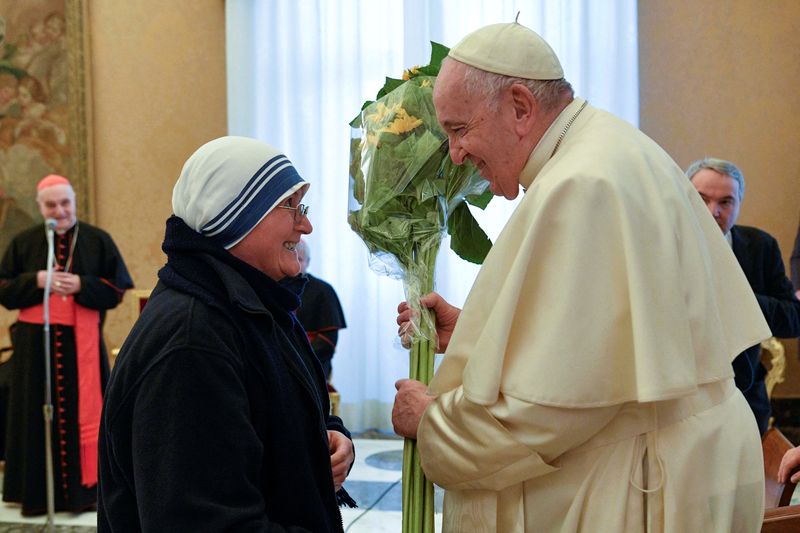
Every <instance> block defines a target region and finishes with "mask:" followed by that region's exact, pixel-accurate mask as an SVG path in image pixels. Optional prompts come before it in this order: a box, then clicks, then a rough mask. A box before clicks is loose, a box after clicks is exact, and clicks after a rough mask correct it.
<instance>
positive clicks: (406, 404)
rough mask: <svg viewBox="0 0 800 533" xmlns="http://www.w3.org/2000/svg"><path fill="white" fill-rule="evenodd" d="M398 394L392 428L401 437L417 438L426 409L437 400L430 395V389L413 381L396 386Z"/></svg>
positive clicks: (393, 412)
mask: <svg viewBox="0 0 800 533" xmlns="http://www.w3.org/2000/svg"><path fill="white" fill-rule="evenodd" d="M394 386H395V388H396V389H397V394H396V395H395V397H394V407H392V426H393V427H394V432H395V433H397V434H398V435H400V436H401V437H407V438H409V439H416V438H417V428H418V427H419V421H420V420H421V419H422V414H423V413H424V412H425V409H427V408H428V406H429V405H430V404H431V402H433V401H434V400H435V399H436V398H435V397H433V396H430V395H429V394H428V387H427V386H426V385H425V384H424V383H422V382H420V381H416V380H413V379H401V380H399V381H397V383H395V384H394Z"/></svg>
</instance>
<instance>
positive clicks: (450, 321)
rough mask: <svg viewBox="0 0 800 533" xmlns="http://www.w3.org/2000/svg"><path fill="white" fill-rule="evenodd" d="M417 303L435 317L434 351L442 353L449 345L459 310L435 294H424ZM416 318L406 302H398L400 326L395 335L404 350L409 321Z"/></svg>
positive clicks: (406, 342)
mask: <svg viewBox="0 0 800 533" xmlns="http://www.w3.org/2000/svg"><path fill="white" fill-rule="evenodd" d="M419 303H420V305H421V306H422V307H425V308H426V309H430V310H431V311H433V314H434V315H436V336H437V339H438V343H437V346H436V351H437V353H444V352H445V350H447V345H448V344H450V337H451V336H452V335H453V329H455V327H456V322H457V321H458V316H459V315H460V314H461V309H459V308H458V307H456V306H454V305H450V304H449V303H447V301H446V300H445V299H444V298H442V297H441V295H440V294H439V293H436V292H431V293H428V294H426V295H425V296H423V297H422V298H420V299H419ZM416 318H417V317H416V312H415V311H414V310H413V309H411V307H410V306H409V305H408V302H400V305H398V306H397V325H398V326H400V329H398V331H397V335H398V336H399V337H400V340H401V341H402V342H403V346H405V347H406V348H409V347H410V333H411V332H410V329H411V321H412V319H416Z"/></svg>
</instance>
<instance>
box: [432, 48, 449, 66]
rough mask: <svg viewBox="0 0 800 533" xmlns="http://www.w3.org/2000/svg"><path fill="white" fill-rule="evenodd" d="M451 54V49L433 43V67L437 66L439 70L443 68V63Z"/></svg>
mask: <svg viewBox="0 0 800 533" xmlns="http://www.w3.org/2000/svg"><path fill="white" fill-rule="evenodd" d="M449 52H450V49H449V48H448V47H446V46H445V45H443V44H439V43H435V42H433V41H431V66H435V67H436V68H437V70H438V69H439V68H441V66H442V61H444V58H445V57H447V54H448V53H449Z"/></svg>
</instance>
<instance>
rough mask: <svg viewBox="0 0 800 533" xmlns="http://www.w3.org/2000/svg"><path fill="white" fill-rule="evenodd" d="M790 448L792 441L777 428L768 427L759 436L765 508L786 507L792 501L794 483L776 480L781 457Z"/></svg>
mask: <svg viewBox="0 0 800 533" xmlns="http://www.w3.org/2000/svg"><path fill="white" fill-rule="evenodd" d="M792 448H794V446H792V443H791V442H789V439H787V438H786V437H785V436H784V434H783V433H781V431H780V430H779V429H778V428H770V429H768V430H767V432H766V433H764V436H763V437H761V449H762V450H763V452H764V481H765V487H764V490H765V499H764V507H765V508H767V509H774V508H775V507H786V506H787V505H789V503H790V502H791V501H792V494H793V493H794V487H795V484H794V483H792V482H791V481H789V482H787V483H786V484H784V483H780V482H779V481H778V468H779V467H780V465H781V459H783V456H784V454H785V453H786V452H787V451H789V450H791V449H792Z"/></svg>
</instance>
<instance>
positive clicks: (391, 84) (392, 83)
mask: <svg viewBox="0 0 800 533" xmlns="http://www.w3.org/2000/svg"><path fill="white" fill-rule="evenodd" d="M405 82H406V80H398V79H397V78H390V77H389V76H386V83H384V84H383V88H381V90H380V91H378V95H377V96H376V97H375V99H376V100H380V99H381V98H383V97H384V96H386V95H387V94H389V93H390V92H392V91H394V90H395V89H397V88H398V87H400V86H401V85H403V84H404V83H405Z"/></svg>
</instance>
